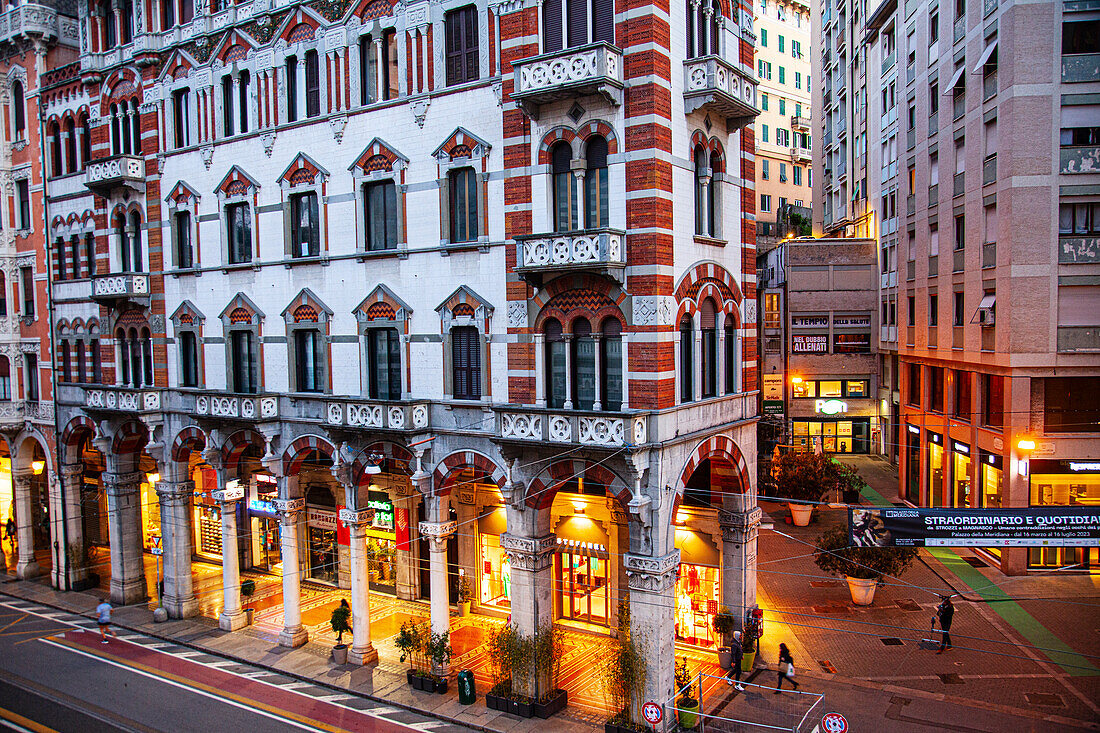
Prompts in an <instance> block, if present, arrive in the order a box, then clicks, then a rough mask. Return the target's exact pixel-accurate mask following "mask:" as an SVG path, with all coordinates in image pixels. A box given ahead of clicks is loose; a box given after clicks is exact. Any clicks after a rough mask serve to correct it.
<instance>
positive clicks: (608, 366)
mask: <svg viewBox="0 0 1100 733" xmlns="http://www.w3.org/2000/svg"><path fill="white" fill-rule="evenodd" d="M600 333H601V336H602V338H601V340H600V365H601V373H600V381H601V384H600V396H601V398H602V400H603V409H605V410H607V411H608V412H618V411H619V410H621V409H623V336H622V333H623V326H622V324H621V323H619V320H618V319H617V318H605V319H604V322H603V325H602V326H601V327H600Z"/></svg>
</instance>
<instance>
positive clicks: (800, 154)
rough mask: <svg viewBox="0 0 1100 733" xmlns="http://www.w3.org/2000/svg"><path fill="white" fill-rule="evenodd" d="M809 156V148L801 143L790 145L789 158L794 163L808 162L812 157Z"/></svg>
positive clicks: (810, 154)
mask: <svg viewBox="0 0 1100 733" xmlns="http://www.w3.org/2000/svg"><path fill="white" fill-rule="evenodd" d="M811 156H812V153H810V149H809V148H804V147H802V146H801V145H793V146H791V160H793V161H795V162H796V163H800V162H801V163H809V162H810V160H811V159H812V158H811Z"/></svg>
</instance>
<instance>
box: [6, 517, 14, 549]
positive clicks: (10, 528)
mask: <svg viewBox="0 0 1100 733" xmlns="http://www.w3.org/2000/svg"><path fill="white" fill-rule="evenodd" d="M4 539H6V540H7V541H8V544H10V545H11V549H12V552H15V519H13V518H12V517H11V516H9V517H8V521H7V522H5V523H4Z"/></svg>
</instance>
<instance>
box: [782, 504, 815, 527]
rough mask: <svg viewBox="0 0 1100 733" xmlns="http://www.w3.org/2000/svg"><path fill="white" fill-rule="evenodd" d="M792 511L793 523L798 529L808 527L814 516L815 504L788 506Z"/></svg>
mask: <svg viewBox="0 0 1100 733" xmlns="http://www.w3.org/2000/svg"><path fill="white" fill-rule="evenodd" d="M787 506H788V507H790V510H791V523H792V524H794V526H796V527H806V526H809V524H810V515H811V514H813V511H814V505H813V504H793V503H792V504H787Z"/></svg>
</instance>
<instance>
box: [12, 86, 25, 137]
mask: <svg viewBox="0 0 1100 733" xmlns="http://www.w3.org/2000/svg"><path fill="white" fill-rule="evenodd" d="M11 106H12V117H13V118H14V119H13V120H12V124H13V125H14V127H15V139H16V140H22V139H23V138H25V137H26V136H27V107H26V102H25V100H24V99H23V82H21V81H19V80H18V79H17V80H15V81H14V82H12V85H11Z"/></svg>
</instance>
